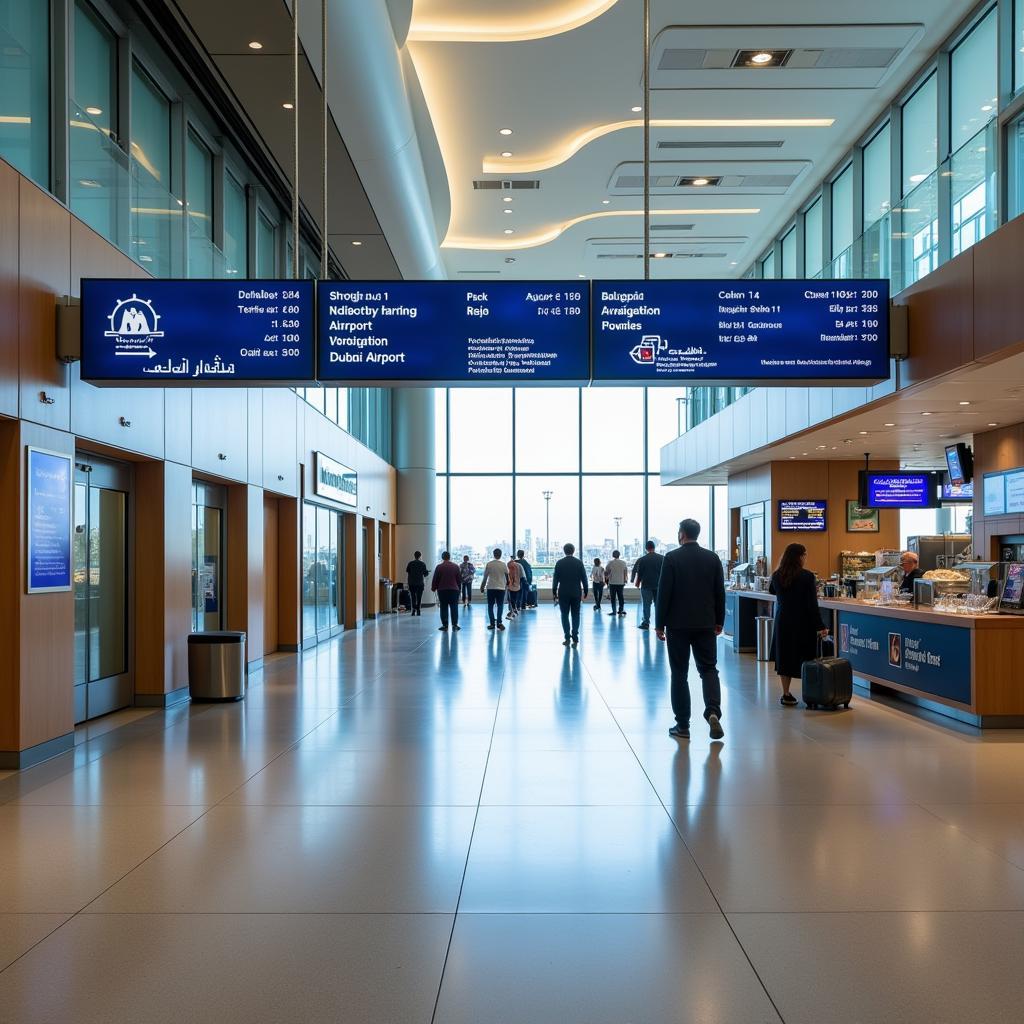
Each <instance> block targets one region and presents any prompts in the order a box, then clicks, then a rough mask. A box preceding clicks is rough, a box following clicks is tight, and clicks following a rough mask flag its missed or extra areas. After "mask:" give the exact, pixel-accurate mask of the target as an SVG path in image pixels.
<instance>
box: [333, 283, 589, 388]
mask: <svg viewBox="0 0 1024 1024" xmlns="http://www.w3.org/2000/svg"><path fill="white" fill-rule="evenodd" d="M589 301H590V289H589V286H588V285H587V283H586V282H579V281H575V282H571V283H567V282H564V281H562V282H559V281H539V282H531V281H481V282H466V281H381V282H366V281H360V282H345V281H324V282H321V284H320V287H319V312H320V338H319V367H318V377H319V379H320V380H323V381H338V382H348V381H351V382H358V383H378V384H401V383H411V384H415V383H424V384H430V385H434V384H444V383H448V384H486V383H492V382H493V383H498V382H501V383H506V384H531V383H532V384H543V383H554V382H557V383H585V382H587V381H588V380H589V379H590V344H589V316H588V306H589Z"/></svg>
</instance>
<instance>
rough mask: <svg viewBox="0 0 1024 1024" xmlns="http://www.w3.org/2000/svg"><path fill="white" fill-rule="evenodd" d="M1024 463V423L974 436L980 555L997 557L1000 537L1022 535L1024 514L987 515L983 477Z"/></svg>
mask: <svg viewBox="0 0 1024 1024" xmlns="http://www.w3.org/2000/svg"><path fill="white" fill-rule="evenodd" d="M1022 466H1024V423H1014V424H1011V425H1010V426H1007V427H998V428H996V429H994V430H987V431H985V432H984V433H981V434H975V435H974V479H975V494H974V520H973V522H974V548H975V552H976V553H977V554H978V556H979V557H989V558H997V557H998V554H999V552H998V550H997V548H996V538H998V537H1009V536H1013V535H1019V534H1020V533H1021V522H1022V519H1024V517H1021V516H1017V515H1011V516H986V515H985V508H984V505H983V494H982V480H983V478H984V475H985V474H986V473H995V472H999V471H1002V470H1006V469H1017V468H1019V467H1022Z"/></svg>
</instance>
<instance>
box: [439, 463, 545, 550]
mask: <svg viewBox="0 0 1024 1024" xmlns="http://www.w3.org/2000/svg"><path fill="white" fill-rule="evenodd" d="M449 494H450V499H449V505H448V531H447V532H448V542H449V544H450V545H451V552H452V557H453V558H455V559H457V560H458V561H462V556H463V555H469V557H470V559H471V560H472V561H473V562H475V563H476V564H477V565H478V566H479V565H480V560H481V559H483V560H484V561H485V562H486V561H487V559H489V558H490V554H489V552H490V551H491V549H492V548H495V547H499V548H501V550H502V551H505V552H507V551H508V550H509V549H510V548H511V547H512V477H511V476H453V477H451V478H450V479H449ZM541 504H542V505H543V501H542V502H541ZM540 522H541V529H543V524H544V517H543V511H542V512H541V519H540ZM554 525H555V524H554V523H553V524H552V526H554ZM534 528H536V527H534ZM441 532H443V531H441Z"/></svg>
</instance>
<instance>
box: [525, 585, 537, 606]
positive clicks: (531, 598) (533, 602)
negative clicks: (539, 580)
mask: <svg viewBox="0 0 1024 1024" xmlns="http://www.w3.org/2000/svg"><path fill="white" fill-rule="evenodd" d="M526 607H527V608H536V607H537V584H536V583H531V584H530V588H529V590H527V592H526Z"/></svg>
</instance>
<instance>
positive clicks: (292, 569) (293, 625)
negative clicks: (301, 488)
mask: <svg viewBox="0 0 1024 1024" xmlns="http://www.w3.org/2000/svg"><path fill="white" fill-rule="evenodd" d="M301 510H302V503H301V502H300V501H299V499H298V498H279V499H278V502H277V580H278V585H277V646H278V647H279V648H281V649H285V650H292V651H297V650H298V649H299V647H300V646H301V643H302V584H301V579H302V545H301V535H300V524H301V522H302V519H301ZM346 625H347V623H346Z"/></svg>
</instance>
